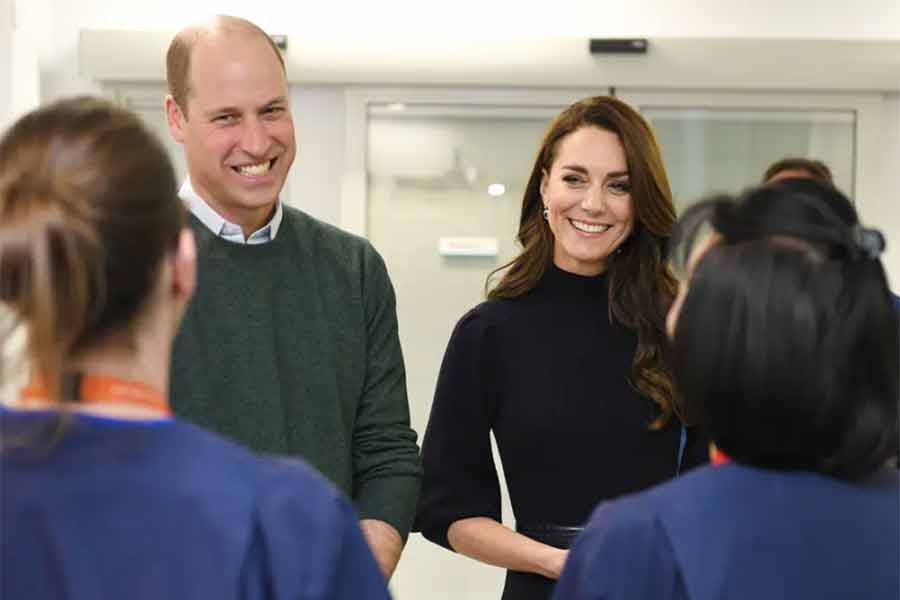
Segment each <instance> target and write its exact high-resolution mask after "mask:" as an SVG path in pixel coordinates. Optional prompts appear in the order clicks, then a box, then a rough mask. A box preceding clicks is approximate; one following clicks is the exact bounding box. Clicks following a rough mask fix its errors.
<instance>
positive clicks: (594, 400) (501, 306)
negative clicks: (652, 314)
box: [415, 266, 706, 548]
mask: <svg viewBox="0 0 900 600" xmlns="http://www.w3.org/2000/svg"><path fill="white" fill-rule="evenodd" d="M608 291H609V290H608V277H607V276H606V275H605V274H603V275H599V276H596V277H583V276H579V275H574V274H572V273H568V272H566V271H563V270H561V269H559V268H557V267H555V266H553V267H551V268H550V269H549V270H548V272H547V273H546V275H545V276H544V277H543V278H542V280H541V281H540V283H539V284H538V285H537V287H535V288H534V289H533V290H531V291H530V292H528V293H526V294H524V295H522V296H519V297H517V298H514V299H503V300H489V301H487V302H484V303H482V304H480V305H479V306H477V307H475V308H474V309H472V310H471V311H469V312H468V313H467V314H466V315H464V316H463V317H462V319H460V321H459V323H458V324H457V326H456V328H455V329H454V331H453V334H452V336H451V338H450V342H449V344H448V346H447V351H446V354H445V355H444V361H443V364H442V365H441V371H440V375H439V378H438V383H437V390H436V392H435V398H434V404H433V406H432V409H431V416H430V420H429V422H428V429H427V431H426V433H425V437H424V440H423V444H422V458H423V466H424V470H425V476H424V480H423V487H422V495H421V499H420V502H419V511H418V515H417V522H416V527H415V528H416V529H417V530H419V531H421V532H422V533H423V534H424V535H425V537H427V538H428V539H430V540H432V541H434V542H435V543H438V544H441V545H443V546H445V547H448V548H449V545H448V542H447V529H448V528H449V526H450V525H451V524H452V523H453V522H454V521H456V520H459V519H463V518H467V517H476V516H482V517H490V518H493V519H496V520H498V521H499V520H500V491H499V490H500V488H499V484H498V478H497V472H496V469H495V466H494V462H493V459H492V455H491V444H490V432H491V431H493V432H494V435H495V437H496V439H497V444H498V447H499V450H500V456H501V459H502V461H503V470H504V473H505V476H506V481H507V485H508V488H509V495H510V500H511V502H512V506H513V512H514V513H515V518H516V522H517V523H518V524H519V525H520V526H527V525H533V524H553V525H565V526H579V525H582V524H584V522H585V521H586V520H587V518H588V517H589V516H590V513H591V510H592V509H593V508H594V506H595V505H596V504H597V503H598V502H600V501H601V500H606V499H610V498H614V497H616V496H620V495H622V494H626V493H629V492H634V491H637V490H641V489H643V488H646V487H649V486H651V485H653V484H656V483H659V482H661V481H664V480H666V479H669V478H671V477H672V476H673V475H674V474H675V470H676V465H677V455H678V447H679V439H680V425H679V423H678V421H677V419H676V418H674V417H673V418H672V419H671V420H670V422H669V423H668V425H667V426H666V427H665V428H663V429H662V430H659V431H651V430H650V429H649V427H648V425H649V424H650V423H651V421H653V419H654V418H655V417H656V416H657V415H658V409H657V407H656V405H655V404H654V403H653V402H652V401H650V400H649V399H647V398H645V397H643V396H641V395H640V394H638V393H637V392H636V391H635V389H634V388H633V387H632V386H631V385H630V384H629V376H630V373H631V362H632V358H633V356H634V352H635V349H636V347H637V337H636V335H635V334H634V333H633V332H630V331H628V330H626V329H624V328H623V327H621V326H618V325H616V324H615V323H610V316H609V300H608ZM705 461H706V447H705V443H703V442H702V441H701V440H699V439H694V438H693V436H689V439H688V444H687V448H686V453H685V457H684V463H683V467H682V469H685V468H689V467H691V466H694V465H697V464H700V463H702V462H705Z"/></svg>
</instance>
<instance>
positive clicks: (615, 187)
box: [609, 181, 631, 194]
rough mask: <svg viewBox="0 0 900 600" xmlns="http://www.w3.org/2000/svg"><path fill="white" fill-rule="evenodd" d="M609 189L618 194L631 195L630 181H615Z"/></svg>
mask: <svg viewBox="0 0 900 600" xmlns="http://www.w3.org/2000/svg"><path fill="white" fill-rule="evenodd" d="M609 189H611V190H612V191H613V192H615V193H617V194H628V193H631V183H630V182H628V181H613V182H611V183H610V184H609Z"/></svg>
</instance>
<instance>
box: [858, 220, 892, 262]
mask: <svg viewBox="0 0 900 600" xmlns="http://www.w3.org/2000/svg"><path fill="white" fill-rule="evenodd" d="M852 236H853V242H854V244H855V245H856V247H857V248H859V250H860V251H861V252H862V253H863V254H864V255H865V257H866V258H868V259H871V260H875V259H877V258H878V257H879V256H881V253H882V252H884V247H885V241H884V235H882V233H881V232H880V231H879V230H877V229H873V228H870V227H863V226H862V225H856V226H855V227H854V228H853V230H852Z"/></svg>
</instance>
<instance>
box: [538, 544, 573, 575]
mask: <svg viewBox="0 0 900 600" xmlns="http://www.w3.org/2000/svg"><path fill="white" fill-rule="evenodd" d="M568 557H569V551H568V550H560V549H559V548H553V547H552V546H547V552H546V557H545V558H544V560H543V561H542V565H541V566H542V571H543V572H542V573H541V575H543V576H544V577H549V578H550V579H559V576H560V575H562V571H563V567H564V566H565V565H566V559H567V558H568Z"/></svg>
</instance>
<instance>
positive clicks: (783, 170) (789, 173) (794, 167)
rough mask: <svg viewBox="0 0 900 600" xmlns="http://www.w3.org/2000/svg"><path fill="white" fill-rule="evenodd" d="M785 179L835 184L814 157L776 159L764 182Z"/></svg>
mask: <svg viewBox="0 0 900 600" xmlns="http://www.w3.org/2000/svg"><path fill="white" fill-rule="evenodd" d="M785 179H815V180H816V181H819V182H822V183H827V184H829V185H834V177H833V176H832V174H831V169H829V168H828V165H826V164H825V163H824V162H822V161H821V160H816V159H814V158H800V157H788V158H782V159H781V160H778V161H775V162H774V163H772V164H771V165H769V168H768V169H766V172H765V174H764V175H763V179H762V183H764V184H765V183H773V182H775V181H783V180H785ZM894 305H895V306H896V307H897V309H898V310H900V296H898V295H896V294H894Z"/></svg>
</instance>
